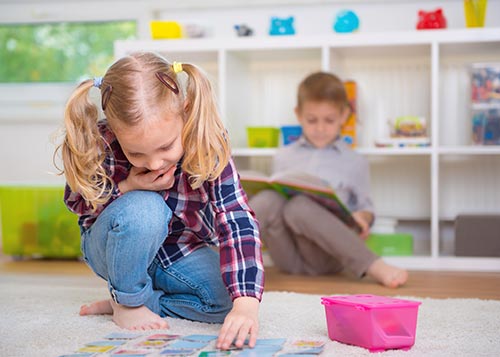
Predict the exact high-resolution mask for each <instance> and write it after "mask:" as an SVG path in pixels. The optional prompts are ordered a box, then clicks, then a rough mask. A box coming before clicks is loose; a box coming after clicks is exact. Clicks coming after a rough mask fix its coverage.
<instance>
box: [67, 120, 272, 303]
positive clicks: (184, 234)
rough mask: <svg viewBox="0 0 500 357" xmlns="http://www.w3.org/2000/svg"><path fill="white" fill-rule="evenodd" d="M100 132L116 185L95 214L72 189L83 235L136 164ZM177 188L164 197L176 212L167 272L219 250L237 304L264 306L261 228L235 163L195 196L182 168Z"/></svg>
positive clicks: (166, 249)
mask: <svg viewBox="0 0 500 357" xmlns="http://www.w3.org/2000/svg"><path fill="white" fill-rule="evenodd" d="M99 129H100V131H101V135H102V136H103V138H104V140H105V141H106V143H107V144H108V150H107V151H106V159H105V161H104V167H105V169H106V171H107V173H108V175H109V177H111V178H112V180H113V182H114V183H115V185H114V189H113V192H112V196H111V198H110V199H109V201H108V202H106V204H104V205H101V206H99V207H98V208H97V210H96V211H95V212H92V210H91V208H90V207H89V206H88V205H87V204H86V203H85V200H84V199H83V198H82V196H81V195H80V194H79V193H77V192H72V191H71V189H70V188H69V186H68V185H66V191H65V195H64V202H65V203H66V206H68V208H69V209H70V210H71V211H72V212H74V213H76V214H77V215H78V216H79V221H78V222H79V225H80V227H81V228H82V230H86V229H88V228H89V227H90V226H91V225H92V224H93V223H94V222H95V220H96V219H97V217H98V216H99V214H100V213H101V212H102V211H103V210H104V208H106V206H108V205H109V204H110V203H111V202H112V201H114V200H115V199H117V198H118V197H120V196H121V195H122V193H121V192H120V191H119V189H118V183H119V182H120V181H122V180H124V179H125V178H127V176H128V173H129V170H130V166H131V165H130V163H129V162H128V160H127V158H126V157H125V155H124V154H123V151H122V150H121V147H120V145H119V143H118V141H117V140H116V137H115V136H114V134H113V132H111V130H110V129H109V128H108V126H107V125H106V123H105V122H103V123H100V124H99ZM174 176H175V183H174V186H173V187H172V188H171V189H170V190H168V191H161V192H159V193H160V194H161V195H162V196H163V197H164V199H165V202H166V203H167V205H168V206H169V207H170V209H171V210H172V213H173V215H172V219H171V221H170V226H169V234H168V236H167V237H166V238H165V241H164V243H163V245H162V246H161V248H160V250H159V251H158V253H157V256H158V258H159V259H160V261H161V262H162V264H163V265H164V266H165V267H166V266H169V265H170V264H172V263H174V262H175V261H177V260H178V259H180V258H182V257H184V256H186V255H188V254H190V253H191V252H193V251H194V250H196V249H197V248H200V247H202V246H207V245H218V246H219V251H220V269H221V274H222V279H223V281H224V283H225V284H226V287H227V289H228V291H229V293H230V295H231V297H232V298H233V299H235V298H237V297H240V296H252V297H256V298H257V299H259V300H261V298H262V293H263V289H264V268H263V264H262V254H261V242H260V237H259V229H258V223H257V220H256V219H255V215H254V213H253V211H252V210H251V209H250V207H249V206H248V199H247V196H246V194H245V192H244V191H243V189H242V187H241V185H240V182H239V176H238V173H237V172H236V169H235V167H234V163H233V161H232V160H230V162H229V164H228V165H227V166H226V168H225V169H224V171H223V172H222V174H221V175H220V177H218V178H217V179H216V180H214V181H207V182H204V183H203V185H202V186H201V187H200V188H198V189H196V190H193V189H192V188H191V186H190V185H189V181H188V179H189V177H188V175H187V174H186V173H185V172H183V171H182V170H181V163H180V162H179V163H178V164H177V169H176V171H175V173H174Z"/></svg>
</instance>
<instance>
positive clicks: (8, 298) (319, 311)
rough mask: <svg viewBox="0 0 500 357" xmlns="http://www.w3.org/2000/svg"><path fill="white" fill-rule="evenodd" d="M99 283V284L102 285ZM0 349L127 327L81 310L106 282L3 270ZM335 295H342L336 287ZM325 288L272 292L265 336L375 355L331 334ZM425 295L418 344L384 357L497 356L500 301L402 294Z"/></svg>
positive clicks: (199, 327)
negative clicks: (11, 273)
mask: <svg viewBox="0 0 500 357" xmlns="http://www.w3.org/2000/svg"><path fill="white" fill-rule="evenodd" d="M96 285H98V286H96ZM0 291H1V294H0V355H1V356H3V357H22V356H54V357H55V356H59V355H63V354H70V353H74V352H75V351H76V350H77V349H78V348H81V347H83V346H84V345H85V343H89V342H92V341H96V340H100V339H102V338H103V337H104V336H106V335H108V334H110V333H112V332H120V331H123V330H121V329H119V328H118V327H117V326H116V325H115V324H114V323H113V322H112V321H111V318H110V316H86V317H81V316H79V315H78V310H79V306H80V305H82V304H84V303H88V302H91V301H93V300H97V299H104V298H107V295H106V294H107V292H106V289H105V286H104V285H100V284H95V282H94V283H93V284H89V283H88V280H84V279H83V278H82V277H78V276H66V277H54V276H43V275H38V276H33V277H29V276H19V275H18V276H0ZM332 294H342V292H334V291H332ZM320 297H321V296H320V295H307V294H297V293H287V292H266V293H265V295H264V298H263V301H262V304H261V309H260V333H259V338H283V337H284V338H287V341H295V340H302V339H307V340H323V341H326V344H325V346H324V351H323V353H322V354H321V356H373V355H374V354H372V353H370V352H368V351H367V350H365V349H363V348H360V347H355V346H350V345H345V344H342V343H338V342H334V341H330V340H329V339H328V335H327V327H326V318H325V312H324V307H323V305H321V303H320ZM402 298H407V299H412V300H418V301H421V302H422V305H421V306H420V308H419V312H418V321H417V333H416V340H415V345H414V346H413V347H412V348H411V349H410V350H409V351H400V350H390V351H386V352H383V353H381V355H384V356H440V357H441V356H454V357H457V356H498V353H499V351H500V301H493V300H479V299H430V298H424V299H422V298H412V297H402ZM168 323H169V325H170V329H169V330H163V331H162V332H164V333H172V334H182V335H185V334H215V335H216V334H217V333H218V330H219V328H220V325H210V324H204V323H196V322H191V321H185V320H179V319H170V318H169V319H168Z"/></svg>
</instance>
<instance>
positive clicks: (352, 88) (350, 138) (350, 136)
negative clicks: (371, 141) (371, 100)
mask: <svg viewBox="0 0 500 357" xmlns="http://www.w3.org/2000/svg"><path fill="white" fill-rule="evenodd" d="M344 88H345V91H346V93H347V99H348V100H349V106H350V107H351V108H350V109H351V113H350V114H349V117H348V118H347V120H346V122H345V123H344V125H342V128H340V136H341V137H342V140H344V142H345V143H347V144H349V145H350V146H351V147H352V148H355V147H356V145H357V143H356V125H357V122H358V114H357V110H356V97H357V94H356V92H357V91H356V82H354V81H345V82H344Z"/></svg>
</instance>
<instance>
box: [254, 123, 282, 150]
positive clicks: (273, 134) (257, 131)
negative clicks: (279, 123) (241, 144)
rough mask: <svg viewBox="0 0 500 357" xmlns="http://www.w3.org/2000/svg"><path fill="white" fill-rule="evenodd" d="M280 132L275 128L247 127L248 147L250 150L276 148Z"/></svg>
mask: <svg viewBox="0 0 500 357" xmlns="http://www.w3.org/2000/svg"><path fill="white" fill-rule="evenodd" d="M279 135H280V130H279V129H278V128H275V127H267V126H251V127H247V138H248V146H249V147H251V148H275V147H277V146H278V141H279Z"/></svg>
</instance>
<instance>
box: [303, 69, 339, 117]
mask: <svg viewBox="0 0 500 357" xmlns="http://www.w3.org/2000/svg"><path fill="white" fill-rule="evenodd" d="M308 101H315V102H322V101H325V102H331V103H333V104H335V105H337V106H339V108H341V109H344V108H346V107H347V108H349V101H348V99H347V93H346V91H345V88H344V84H343V83H342V81H341V80H340V79H339V78H338V77H337V76H336V75H334V74H331V73H327V72H315V73H312V74H310V75H308V76H307V77H306V78H304V79H303V80H302V82H300V84H299V89H298V91H297V108H298V109H299V110H300V109H302V106H303V105H304V103H305V102H308Z"/></svg>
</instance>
